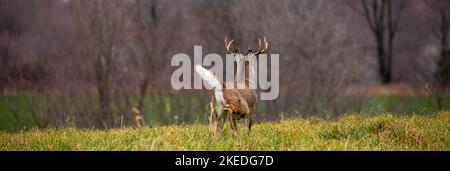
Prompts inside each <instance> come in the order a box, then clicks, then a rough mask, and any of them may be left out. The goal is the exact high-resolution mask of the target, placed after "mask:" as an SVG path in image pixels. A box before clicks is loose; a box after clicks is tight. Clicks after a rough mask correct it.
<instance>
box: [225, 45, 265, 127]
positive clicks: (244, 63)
mask: <svg viewBox="0 0 450 171" xmlns="http://www.w3.org/2000/svg"><path fill="white" fill-rule="evenodd" d="M233 42H234V40H231V41H229V40H228V38H225V50H226V51H227V53H228V54H230V55H232V56H233V58H234V60H235V61H236V63H237V69H236V74H235V83H236V86H237V87H238V92H239V93H240V94H241V95H242V96H243V97H244V99H245V100H246V102H247V104H248V107H249V109H250V114H249V117H248V118H247V121H248V122H247V124H248V130H249V131H250V130H251V127H252V125H253V123H254V117H255V112H256V104H257V101H258V96H257V95H256V87H257V85H256V83H255V82H254V79H251V78H256V68H255V66H254V64H256V56H258V55H259V54H262V53H264V52H266V51H267V49H268V47H269V44H268V43H267V40H266V37H263V41H261V39H258V45H259V47H258V50H256V51H255V52H253V51H252V50H251V49H249V50H248V51H247V53H246V54H243V53H242V52H240V50H239V51H238V50H236V49H235V50H234V51H233V50H232V49H231V47H232V44H233ZM240 84H244V85H240ZM239 87H245V88H239ZM252 87H254V88H252Z"/></svg>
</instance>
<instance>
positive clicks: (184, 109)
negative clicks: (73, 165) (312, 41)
mask: <svg viewBox="0 0 450 171" xmlns="http://www.w3.org/2000/svg"><path fill="white" fill-rule="evenodd" d="M129 98H130V104H133V105H135V104H137V97H135V96H130V97H129ZM355 98H356V99H358V98H357V97H353V96H347V97H345V98H344V99H343V101H345V100H350V101H352V100H354V99H355ZM208 102H209V99H208V98H206V99H205V98H203V99H202V98H200V96H199V95H198V94H197V95H195V94H183V93H181V94H176V95H170V94H165V95H163V97H162V98H161V99H157V98H156V99H155V98H154V96H151V95H149V96H146V98H145V102H144V107H145V109H144V113H143V114H144V116H145V119H146V122H147V123H149V124H151V125H156V124H163V125H164V124H173V123H179V122H186V123H193V122H195V121H202V122H204V123H205V122H206V121H207V114H208V113H209V112H207V109H208V105H207V104H208ZM279 102H280V104H283V103H284V102H283V101H280V100H279ZM84 103H87V102H85V101H81V100H80V99H78V101H77V99H75V100H72V101H70V100H69V101H67V100H66V98H65V97H59V96H51V98H48V97H46V96H45V95H43V94H37V93H31V94H25V93H20V94H15V95H3V96H0V130H4V131H10V132H14V131H17V130H20V129H23V128H29V127H36V126H38V127H41V128H43V127H61V126H66V125H70V124H71V123H72V122H73V121H74V120H77V121H80V120H82V119H83V118H86V117H85V116H81V115H88V114H89V113H87V112H86V111H85V110H84V108H83V107H84V106H83V104H84ZM93 103H94V106H95V105H97V104H95V103H97V101H96V100H95V99H94V100H93ZM88 104H90V103H88ZM295 104H298V106H293V108H294V109H292V111H300V112H299V113H300V114H301V113H304V112H306V113H307V112H309V111H306V109H305V106H302V104H305V103H304V102H303V101H299V102H295ZM315 104H317V106H316V108H317V109H323V110H326V111H327V112H325V114H328V115H331V116H332V117H329V118H333V117H335V116H339V114H340V113H341V112H339V111H333V110H332V109H329V107H328V108H327V106H326V104H325V98H319V99H318V100H317V101H316V103H315ZM324 105H325V106H324ZM112 106H113V108H112V111H115V112H116V115H114V116H113V118H114V121H115V123H120V121H121V116H119V115H117V114H121V112H117V107H114V106H115V104H112ZM265 106H266V105H264V103H261V104H260V105H258V113H257V114H258V117H259V119H260V120H266V119H267V118H270V117H269V116H268V114H267V112H266V108H265ZM97 108H98V107H97ZM443 110H446V111H449V110H450V96H446V97H445V98H444V100H443ZM319 111H321V110H319ZM346 111H352V112H361V113H366V114H367V115H369V116H377V115H379V114H380V113H397V114H420V115H430V114H431V115H432V114H436V112H437V104H436V101H435V98H434V97H432V96H429V97H428V96H373V97H370V98H369V99H365V101H364V103H362V104H360V105H357V106H353V107H352V106H349V107H348V109H347V110H346ZM129 112H131V110H130V111H129ZM33 113H34V115H33ZM300 114H297V113H295V112H292V113H291V115H290V116H294V117H295V115H297V116H299V115H300ZM314 114H316V115H322V116H325V115H324V114H323V113H320V112H319V113H317V112H315V113H314ZM60 115H66V116H60ZM273 115H279V114H273ZM175 116H177V117H178V118H180V119H179V120H178V121H176V120H174V119H173V118H174V117H175ZM272 118H273V117H272ZM57 119H58V120H57ZM85 120H88V121H90V119H89V118H88V119H85ZM44 123H47V124H44Z"/></svg>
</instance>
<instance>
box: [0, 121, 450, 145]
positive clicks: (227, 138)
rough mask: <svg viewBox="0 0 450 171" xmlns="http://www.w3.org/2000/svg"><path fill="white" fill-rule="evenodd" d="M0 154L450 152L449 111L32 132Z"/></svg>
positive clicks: (11, 137) (11, 140) (5, 140)
mask: <svg viewBox="0 0 450 171" xmlns="http://www.w3.org/2000/svg"><path fill="white" fill-rule="evenodd" d="M0 150H450V112H440V113H438V114H436V115H429V116H423V115H408V116H394V115H390V114H383V115H379V116H375V117H369V116H368V115H367V114H360V113H355V114H350V115H346V116H342V117H340V118H338V119H336V120H324V119H320V118H308V119H286V120H282V121H280V122H277V123H268V122H266V123H261V124H257V125H256V126H255V127H254V130H252V132H251V134H250V135H248V134H247V132H246V129H244V125H240V131H239V134H238V135H237V136H232V135H231V133H230V131H229V130H228V127H227V128H226V131H225V133H224V134H222V135H214V133H213V132H212V131H210V130H209V127H208V126H207V125H204V124H188V125H172V126H158V127H152V128H122V129H111V130H106V131H94V130H79V129H74V128H65V129H35V130H28V131H21V132H17V133H7V132H0Z"/></svg>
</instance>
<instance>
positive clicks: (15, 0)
mask: <svg viewBox="0 0 450 171" xmlns="http://www.w3.org/2000/svg"><path fill="white" fill-rule="evenodd" d="M449 11H450V1H449V0H433V1H422V0H415V1H393V0H351V1H349V0H337V1H330V0H299V1H294V0H264V1H257V0H249V1H245V3H244V2H243V1H242V0H231V1H218V0H214V1H210V0H185V1H177V0H108V1H104V0H77V1H73V0H0V129H3V130H18V129H21V128H23V127H29V126H37V127H66V126H74V127H82V128H111V127H120V126H130V125H135V115H136V113H135V112H133V110H131V109H132V107H136V108H137V109H138V110H139V112H140V113H141V114H142V115H143V116H144V120H145V121H146V123H147V124H149V125H155V124H175V123H182V122H194V121H200V122H206V116H207V114H208V113H209V112H208V105H207V104H208V100H209V96H208V95H209V93H208V92H206V91H204V90H201V91H199V90H183V91H175V90H173V89H172V88H171V86H170V76H171V73H172V71H173V70H174V69H175V68H174V67H170V65H169V64H170V60H171V57H172V56H173V55H174V54H176V53H187V54H189V55H190V56H191V57H192V56H193V55H192V53H193V47H194V45H203V54H207V53H219V54H224V53H225V49H224V47H223V39H224V37H225V36H227V35H228V36H230V37H233V38H235V39H236V42H235V43H236V46H239V47H240V48H241V49H245V48H247V47H249V48H253V49H254V48H255V47H257V38H259V37H262V36H266V37H267V39H268V41H269V44H270V48H269V52H268V53H278V54H280V66H281V67H280V97H279V98H278V99H277V100H275V101H261V102H259V105H258V111H257V114H256V115H257V118H258V121H263V120H277V119H278V118H279V117H281V116H282V117H306V116H311V115H314V116H321V117H331V118H334V117H336V116H339V115H340V114H343V113H346V112H350V111H361V112H367V113H369V114H376V113H378V112H394V113H398V114H410V113H417V112H421V113H425V114H432V113H434V112H435V111H436V110H438V109H440V110H449V109H450V104H449V101H450V100H449V95H448V87H449V86H448V85H449V78H450V69H449V68H450V64H449V63H450V53H449V49H450V48H449V36H450V35H449V33H450V31H449V29H450V27H449V26H450V16H449Z"/></svg>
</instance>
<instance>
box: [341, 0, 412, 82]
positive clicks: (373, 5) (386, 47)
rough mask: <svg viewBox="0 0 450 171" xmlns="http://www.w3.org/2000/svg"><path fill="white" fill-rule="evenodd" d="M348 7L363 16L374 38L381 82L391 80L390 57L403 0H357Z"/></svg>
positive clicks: (403, 3) (392, 55) (403, 5)
mask: <svg viewBox="0 0 450 171" xmlns="http://www.w3.org/2000/svg"><path fill="white" fill-rule="evenodd" d="M349 4H350V5H349V6H350V7H351V8H352V9H353V10H354V11H355V12H357V13H358V14H360V15H361V16H363V17H364V19H365V21H366V22H367V25H368V27H369V29H370V31H371V33H372V35H373V36H374V38H375V45H376V52H377V59H378V72H379V74H380V77H381V82H382V83H383V84H387V83H390V82H391V81H392V59H393V57H394V48H395V47H394V43H395V41H394V40H395V37H396V35H397V33H398V31H399V23H400V19H401V12H402V10H403V8H404V7H405V1H392V0H359V2H357V3H356V4H355V3H354V2H351V3H349Z"/></svg>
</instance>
